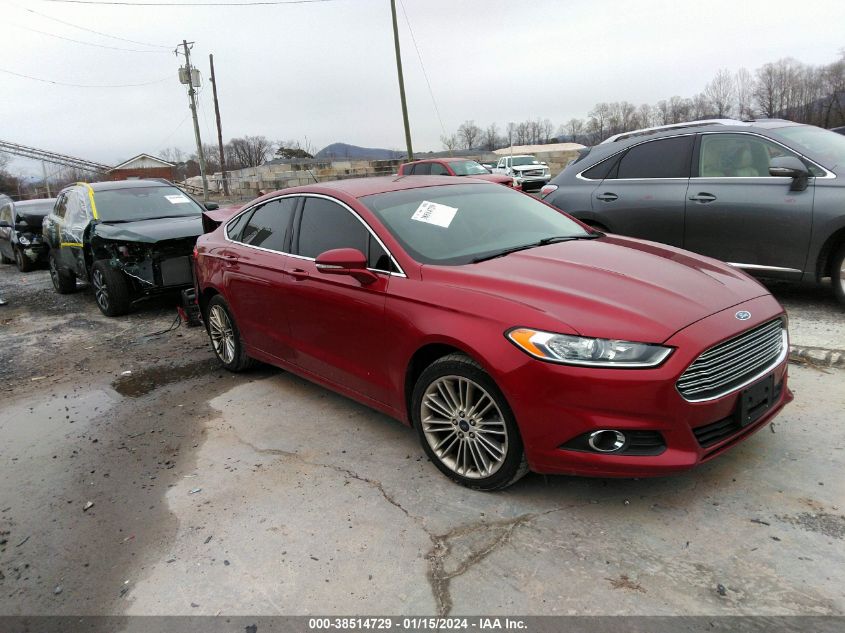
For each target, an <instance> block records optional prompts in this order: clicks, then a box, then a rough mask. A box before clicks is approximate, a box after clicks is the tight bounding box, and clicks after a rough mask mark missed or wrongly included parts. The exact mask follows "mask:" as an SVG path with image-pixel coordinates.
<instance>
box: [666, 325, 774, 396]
mask: <svg viewBox="0 0 845 633" xmlns="http://www.w3.org/2000/svg"><path fill="white" fill-rule="evenodd" d="M785 333H786V331H785V328H784V324H783V321H782V320H781V319H775V320H774V321H769V322H768V323H764V324H763V325H760V326H757V327H755V328H753V329H751V330H748V331H747V332H743V333H742V334H740V335H739V336H735V337H734V338H732V339H729V340H727V341H725V342H724V343H720V344H719V345H717V346H716V347H711V348H710V349H709V350H707V351H706V352H704V353H703V354H701V355H700V356H699V357H698V358H696V359H695V361H694V362H693V363H692V365H690V366H689V367H688V368H687V370H686V371H685V372H684V373H683V374H682V375H681V377H680V378H679V379H678V382H677V387H678V391H679V392H680V394H681V395H682V396H683V397H684V398H685V399H687V400H689V401H692V402H697V401H700V400H710V399H712V398H718V397H719V396H723V395H725V394H726V393H729V392H730V391H732V390H733V389H736V388H737V387H740V386H742V385H744V384H747V383H748V382H749V381H752V380H754V378H756V377H757V376H759V375H760V374H761V373H765V372H766V371H768V370H769V369H770V368H771V367H772V365H773V364H774V363H776V362H777V361H778V359H780V358H782V356H783V355H784V354H785V352H786V349H785V348H786V336H785Z"/></svg>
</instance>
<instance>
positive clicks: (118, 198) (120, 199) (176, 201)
mask: <svg viewBox="0 0 845 633" xmlns="http://www.w3.org/2000/svg"><path fill="white" fill-rule="evenodd" d="M94 202H95V204H96V205H97V216H98V218H99V219H100V220H101V221H103V222H133V221H135V220H150V219H152V218H172V217H181V216H190V215H199V214H200V213H202V211H203V209H202V207H201V206H200V205H198V204H197V203H196V202H194V200H193V199H192V198H191V197H190V196H188V195H186V194H185V193H184V192H183V191H182V190H181V189H177V188H176V187H168V186H166V185H162V186H161V187H137V188H132V189H129V188H126V189H106V190H104V191H97V192H95V193H94Z"/></svg>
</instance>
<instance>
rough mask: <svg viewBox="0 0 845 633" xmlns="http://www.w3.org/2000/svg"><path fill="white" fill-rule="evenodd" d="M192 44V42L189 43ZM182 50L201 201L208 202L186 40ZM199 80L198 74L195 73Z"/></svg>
mask: <svg viewBox="0 0 845 633" xmlns="http://www.w3.org/2000/svg"><path fill="white" fill-rule="evenodd" d="M191 44H193V42H191ZM182 49H183V51H184V53H185V75H186V76H187V81H183V82H182V83H187V84H188V99H189V100H190V108H191V116H192V117H193V118H194V137H195V138H196V141H197V158H199V161H200V175H201V176H202V199H203V201H204V202H208V179H207V178H206V176H205V155H204V154H203V152H202V138H201V137H200V124H199V121H198V120H197V93H196V91H195V90H194V73H193V68H191V49H190V48H189V47H188V42H187V40H182ZM197 78H199V73H197Z"/></svg>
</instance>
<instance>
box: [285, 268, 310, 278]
mask: <svg viewBox="0 0 845 633" xmlns="http://www.w3.org/2000/svg"><path fill="white" fill-rule="evenodd" d="M285 272H286V273H287V274H288V275H290V276H291V277H293V278H294V279H296V280H297V281H302V280H303V279H308V271H307V270H303V269H302V268H294V269H293V270H286V271H285Z"/></svg>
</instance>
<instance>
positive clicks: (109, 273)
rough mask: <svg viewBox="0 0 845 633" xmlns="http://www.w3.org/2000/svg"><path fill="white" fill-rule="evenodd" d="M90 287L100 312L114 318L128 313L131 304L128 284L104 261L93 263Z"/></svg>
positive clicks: (121, 274) (122, 275)
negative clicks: (92, 289)
mask: <svg viewBox="0 0 845 633" xmlns="http://www.w3.org/2000/svg"><path fill="white" fill-rule="evenodd" d="M91 286H92V287H93V288H94V298H95V299H96V301H97V307H99V308H100V312H102V313H103V314H105V315H106V316H110V317H114V316H120V315H122V314H126V313H127V312H129V306H130V305H131V304H132V302H131V299H130V297H129V283H128V282H127V280H126V277H125V276H124V274H123V273H122V272H120V271H119V270H115V269H114V268H112V267H111V266H109V264H108V262H107V261H105V260H102V259H101V260H100V261H98V262H94V268H93V270H92V271H91Z"/></svg>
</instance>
